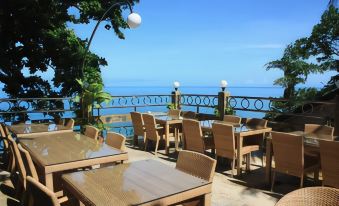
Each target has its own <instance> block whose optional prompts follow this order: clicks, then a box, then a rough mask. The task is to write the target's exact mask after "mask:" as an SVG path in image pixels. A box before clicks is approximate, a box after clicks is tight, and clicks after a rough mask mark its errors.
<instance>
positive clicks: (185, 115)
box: [182, 111, 197, 119]
mask: <svg viewBox="0 0 339 206" xmlns="http://www.w3.org/2000/svg"><path fill="white" fill-rule="evenodd" d="M196 116H197V113H195V112H192V111H186V112H182V117H183V118H185V119H195V118H196Z"/></svg>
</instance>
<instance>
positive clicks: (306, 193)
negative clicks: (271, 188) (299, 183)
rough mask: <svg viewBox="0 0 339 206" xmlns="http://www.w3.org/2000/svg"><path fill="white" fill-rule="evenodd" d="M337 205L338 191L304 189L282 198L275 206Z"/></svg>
mask: <svg viewBox="0 0 339 206" xmlns="http://www.w3.org/2000/svg"><path fill="white" fill-rule="evenodd" d="M306 205H307V206H319V205H328V206H330V205H331V206H332V205H339V190H338V189H335V188H329V187H306V188H302V189H298V190H295V191H293V192H290V193H288V194H287V195H285V196H284V197H282V198H281V199H280V200H279V201H278V202H277V204H276V205H275V206H306Z"/></svg>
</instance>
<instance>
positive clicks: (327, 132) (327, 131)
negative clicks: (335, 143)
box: [304, 124, 334, 140]
mask: <svg viewBox="0 0 339 206" xmlns="http://www.w3.org/2000/svg"><path fill="white" fill-rule="evenodd" d="M304 132H305V133H306V134H310V133H313V134H323V135H324V136H321V135H319V137H320V138H322V137H323V138H324V139H325V138H326V139H328V140H333V133H334V128H333V127H329V126H325V125H318V124H305V129H304Z"/></svg>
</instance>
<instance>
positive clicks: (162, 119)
mask: <svg viewBox="0 0 339 206" xmlns="http://www.w3.org/2000/svg"><path fill="white" fill-rule="evenodd" d="M155 120H156V123H157V124H160V125H162V126H164V127H165V141H166V146H165V151H166V154H168V153H169V145H170V144H169V130H170V127H171V126H175V125H178V124H179V125H181V124H182V120H183V118H179V119H178V118H173V117H171V116H157V117H156V119H155ZM178 145H179V138H178V132H176V135H175V149H176V150H178Z"/></svg>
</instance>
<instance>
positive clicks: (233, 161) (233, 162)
mask: <svg viewBox="0 0 339 206" xmlns="http://www.w3.org/2000/svg"><path fill="white" fill-rule="evenodd" d="M231 167H232V178H233V177H234V167H235V158H233V159H232V165H231Z"/></svg>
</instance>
